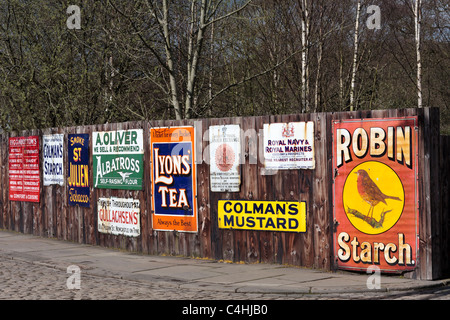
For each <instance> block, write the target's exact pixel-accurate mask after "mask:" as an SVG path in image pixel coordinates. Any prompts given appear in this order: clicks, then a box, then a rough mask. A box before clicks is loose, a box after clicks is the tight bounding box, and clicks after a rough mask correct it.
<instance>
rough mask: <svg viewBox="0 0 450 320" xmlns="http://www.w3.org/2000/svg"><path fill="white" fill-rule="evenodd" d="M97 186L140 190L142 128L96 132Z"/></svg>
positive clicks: (93, 139)
mask: <svg viewBox="0 0 450 320" xmlns="http://www.w3.org/2000/svg"><path fill="white" fill-rule="evenodd" d="M92 149H93V150H92V154H93V165H94V187H95V188H103V189H128V190H141V189H142V178H143V169H142V168H143V166H142V164H143V159H144V143H143V130H142V129H130V130H117V131H104V132H93V134H92Z"/></svg>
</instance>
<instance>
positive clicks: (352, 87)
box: [350, 0, 361, 111]
mask: <svg viewBox="0 0 450 320" xmlns="http://www.w3.org/2000/svg"><path fill="white" fill-rule="evenodd" d="M360 11H361V0H358V4H357V8H356V21H355V39H354V53H353V67H352V81H351V85H350V111H353V110H355V83H356V69H357V67H358V29H359V15H360Z"/></svg>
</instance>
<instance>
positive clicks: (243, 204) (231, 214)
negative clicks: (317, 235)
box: [218, 200, 306, 232]
mask: <svg viewBox="0 0 450 320" xmlns="http://www.w3.org/2000/svg"><path fill="white" fill-rule="evenodd" d="M218 216H219V228H221V229H242V230H263V231H284V232H306V202H291V201H243V200H219V206H218Z"/></svg>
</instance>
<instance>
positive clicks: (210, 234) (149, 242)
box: [0, 108, 450, 279]
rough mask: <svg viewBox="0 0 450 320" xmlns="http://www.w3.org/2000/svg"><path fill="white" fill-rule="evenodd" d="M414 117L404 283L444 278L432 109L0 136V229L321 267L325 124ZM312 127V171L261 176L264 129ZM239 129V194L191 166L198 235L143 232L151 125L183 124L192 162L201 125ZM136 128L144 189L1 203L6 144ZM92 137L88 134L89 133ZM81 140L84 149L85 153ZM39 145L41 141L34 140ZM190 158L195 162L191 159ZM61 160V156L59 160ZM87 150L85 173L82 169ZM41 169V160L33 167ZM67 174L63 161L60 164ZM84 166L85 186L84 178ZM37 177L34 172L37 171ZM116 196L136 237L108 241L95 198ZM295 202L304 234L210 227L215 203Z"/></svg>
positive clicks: (328, 220)
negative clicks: (410, 260)
mask: <svg viewBox="0 0 450 320" xmlns="http://www.w3.org/2000/svg"><path fill="white" fill-rule="evenodd" d="M400 116H418V119H419V126H418V127H419V132H418V137H419V171H418V172H419V174H418V179H419V184H418V185H419V189H420V190H419V203H420V210H419V212H420V214H419V217H420V226H419V235H420V241H419V261H418V262H417V268H416V269H415V271H414V272H412V273H410V276H411V277H415V278H419V279H436V278H440V277H443V276H445V275H447V274H448V272H449V269H450V262H449V258H448V252H449V248H450V243H449V242H450V237H449V234H450V218H449V212H448V211H449V210H448V208H449V201H448V199H449V197H448V195H449V186H448V180H449V169H448V164H449V155H448V150H449V147H450V139H449V137H441V136H440V135H439V112H438V110H437V109H434V108H425V109H401V110H378V111H356V112H341V113H315V114H294V115H276V116H257V117H242V118H241V117H238V118H224V119H192V120H182V121H175V120H165V121H163V120H160V121H141V122H127V123H118V124H103V125H90V126H80V127H68V128H50V129H45V130H27V131H22V132H14V133H11V134H3V135H2V136H1V137H0V138H1V141H0V168H1V170H0V182H1V195H0V208H1V214H0V228H3V229H8V230H15V231H18V232H22V233H27V234H33V235H36V236H41V237H51V238H57V239H61V240H68V241H74V242H78V243H85V244H90V245H100V246H104V247H112V248H120V249H124V250H127V251H134V252H141V253H145V254H167V255H180V256H187V257H201V258H210V259H216V260H226V261H233V262H239V261H242V262H246V263H279V264H287V265H293V266H304V267H311V268H318V269H325V270H334V269H335V268H336V261H335V253H334V252H333V241H334V240H333V200H332V199H333V196H332V188H333V172H332V120H336V119H363V118H387V117H400ZM295 121H313V122H314V135H315V141H314V147H315V169H313V170H280V171H278V172H277V173H276V174H273V175H268V174H263V173H264V164H263V161H261V154H260V151H261V148H262V145H261V141H262V139H261V135H262V129H263V124H264V123H276V122H295ZM220 124H239V125H240V127H241V130H242V132H243V133H245V132H250V131H251V132H256V133H257V134H256V135H252V134H249V135H245V134H243V136H242V139H241V142H242V143H241V144H242V153H243V155H244V156H245V164H243V165H242V166H241V188H240V192H237V193H228V192H210V187H209V186H210V181H209V177H210V171H209V170H210V169H209V164H208V163H209V162H207V161H202V162H201V163H198V164H197V205H198V226H199V227H198V232H197V233H183V232H174V231H156V230H153V229H152V223H151V219H152V214H151V212H152V211H151V203H150V201H149V199H150V197H151V181H150V170H151V169H150V165H149V159H150V143H149V138H148V137H149V130H150V128H152V127H162V126H178V125H193V126H195V130H196V141H197V148H196V156H197V159H204V160H207V158H208V157H209V155H208V154H206V153H204V152H203V150H205V148H206V147H207V146H208V144H209V142H208V141H207V139H203V137H204V134H205V132H206V130H207V129H208V128H209V126H211V125H220ZM136 128H142V129H143V130H144V186H143V190H139V191H131V190H112V189H97V188H94V187H93V186H92V184H91V186H90V192H91V204H90V207H89V208H83V207H79V206H69V205H68V199H67V197H68V187H67V183H65V185H64V186H59V185H51V186H43V184H42V183H41V191H40V192H41V195H40V199H41V200H40V202H39V203H31V202H18V201H9V195H8V193H9V190H8V138H9V137H13V136H30V135H39V136H40V137H41V142H42V135H47V134H56V133H63V134H64V136H65V139H64V140H65V142H64V143H65V145H64V148H65V149H64V150H67V135H68V134H71V133H88V134H92V132H94V131H111V130H124V129H136ZM91 136H92V135H91ZM91 140H92V139H90V150H92V146H91V144H92V141H91ZM40 146H42V143H40ZM197 162H199V161H197ZM64 163H65V164H67V151H65V154H64ZM92 164H93V159H92V153H91V158H90V168H92ZM41 165H42V164H41ZM64 170H65V176H66V177H67V165H65V167H64ZM92 171H93V170H91V172H90V175H91V178H90V181H93V179H92V175H93V173H92ZM41 181H42V170H41ZM100 197H120V198H134V199H139V200H140V204H141V208H140V209H141V211H140V212H141V221H140V225H141V234H140V236H139V237H127V236H124V235H118V236H116V235H110V234H103V233H99V232H98V230H97V199H98V198H100ZM223 199H240V200H295V201H305V202H306V203H307V219H306V222H307V231H306V232H305V233H291V232H271V231H254V230H228V229H219V228H218V213H217V203H218V200H223Z"/></svg>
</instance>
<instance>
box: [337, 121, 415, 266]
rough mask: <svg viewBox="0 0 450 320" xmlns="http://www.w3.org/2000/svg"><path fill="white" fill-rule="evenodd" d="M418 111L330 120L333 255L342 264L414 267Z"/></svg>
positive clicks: (338, 263)
mask: <svg viewBox="0 0 450 320" xmlns="http://www.w3.org/2000/svg"><path fill="white" fill-rule="evenodd" d="M416 126H417V117H400V118H383V119H351V120H335V121H333V174H334V184H333V202H334V209H333V211H334V212H333V214H334V225H335V230H334V231H335V232H334V256H335V259H336V261H337V265H338V267H339V268H341V269H351V270H363V269H366V268H368V267H369V266H371V265H375V266H378V267H379V268H380V269H381V271H384V272H402V271H407V270H412V269H414V268H415V267H416V265H417V253H418V191H417V190H418V187H417V179H416V177H417V150H418V148H417V130H416Z"/></svg>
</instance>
